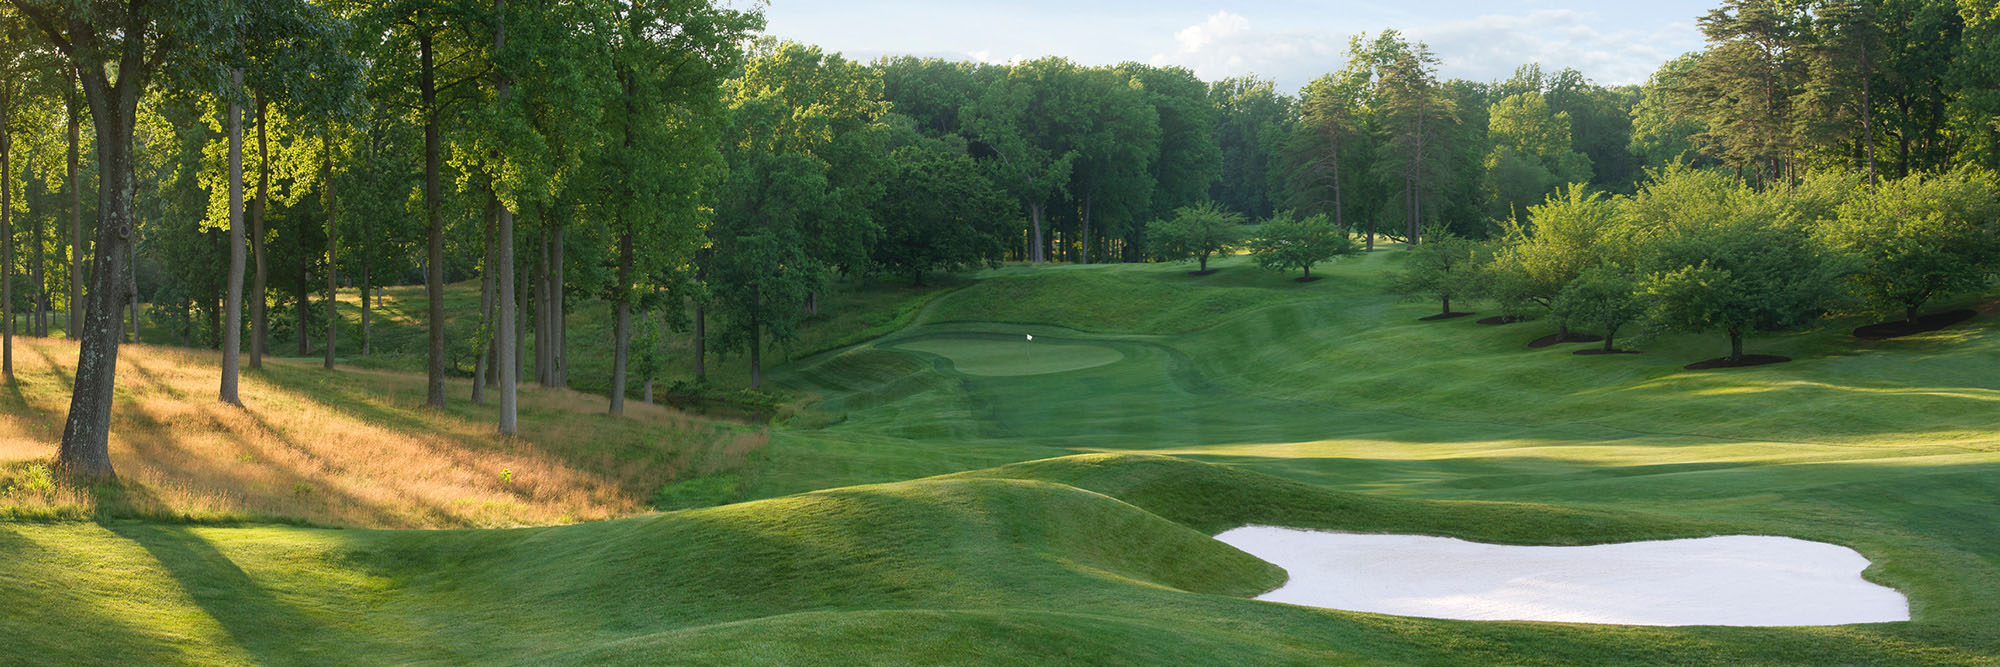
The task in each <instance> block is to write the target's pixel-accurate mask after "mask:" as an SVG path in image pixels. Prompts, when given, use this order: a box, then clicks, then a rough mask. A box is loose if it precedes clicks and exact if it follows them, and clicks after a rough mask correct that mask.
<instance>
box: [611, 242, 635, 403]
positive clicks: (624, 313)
mask: <svg viewBox="0 0 2000 667" xmlns="http://www.w3.org/2000/svg"><path fill="white" fill-rule="evenodd" d="M632 264H633V257H632V229H631V228H630V227H629V226H627V227H625V229H623V230H621V232H620V233H619V235H618V305H617V309H618V315H617V325H616V326H617V333H616V334H615V336H614V341H613V343H612V353H611V357H612V361H611V414H613V415H617V416H623V415H624V414H625V367H626V364H627V363H628V362H629V361H630V360H631V357H632V297H631V290H632Z"/></svg>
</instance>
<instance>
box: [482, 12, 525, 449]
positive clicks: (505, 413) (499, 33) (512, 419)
mask: <svg viewBox="0 0 2000 667" xmlns="http://www.w3.org/2000/svg"><path fill="white" fill-rule="evenodd" d="M493 15H494V17H495V25H494V26H493V50H494V51H496V52H498V51H502V50H504V49H505V48H506V46H507V23H506V17H507V1H506V0H493ZM493 78H494V87H495V89H496V90H497V91H498V92H499V98H500V103H501V104H506V103H507V98H508V97H509V94H510V93H511V92H512V88H513V83H512V82H511V81H509V80H508V79H507V77H506V75H505V74H501V73H495V74H494V76H493ZM498 209H499V215H498V216H497V217H498V218H499V219H498V221H497V222H498V226H499V229H496V230H494V232H495V234H494V235H495V236H496V237H497V238H496V239H495V240H496V241H498V242H499V246H500V247H499V249H498V254H497V256H495V257H493V258H492V259H491V262H490V263H489V264H487V274H488V275H492V273H493V269H495V268H498V269H499V270H500V273H499V275H497V276H493V277H492V279H491V282H492V283H494V286H495V287H497V288H499V291H500V293H499V294H497V295H495V297H496V298H495V299H494V301H496V302H497V303H495V304H494V305H495V307H496V308H497V309H498V310H499V318H498V321H497V322H496V323H495V326H494V327H493V334H494V335H493V362H492V366H493V367H494V368H495V370H497V371H498V373H497V375H498V378H496V379H498V380H499V381H500V425H499V426H500V434H501V435H514V434H515V432H517V431H518V430H519V428H518V426H517V424H516V397H515V393H516V391H517V388H518V387H517V385H516V384H515V378H516V374H515V371H514V353H515V348H514V211H513V209H511V208H509V207H508V206H507V205H506V204H505V203H499V204H498Z"/></svg>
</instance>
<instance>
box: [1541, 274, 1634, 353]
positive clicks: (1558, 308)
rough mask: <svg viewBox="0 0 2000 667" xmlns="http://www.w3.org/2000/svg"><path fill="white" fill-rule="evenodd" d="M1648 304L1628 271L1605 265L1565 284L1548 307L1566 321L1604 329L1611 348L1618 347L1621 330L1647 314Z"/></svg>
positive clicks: (1606, 343)
mask: <svg viewBox="0 0 2000 667" xmlns="http://www.w3.org/2000/svg"><path fill="white" fill-rule="evenodd" d="M1647 305H1648V304H1647V303H1646V301H1645V300H1644V298H1643V297H1641V295H1640V293H1639V284H1638V282H1637V281H1635V280H1633V278H1632V275H1631V273H1630V272H1629V271H1627V270H1626V269H1624V268H1621V267H1617V266H1613V265H1609V264H1603V265H1599V266H1595V267H1591V268H1590V269H1588V270H1585V271H1584V272H1583V273H1582V275H1579V276H1577V277H1576V280H1574V281H1571V282H1570V283H1569V285H1567V286H1564V287H1563V291H1562V293H1561V294H1559V295H1557V296H1556V299H1555V303H1554V304H1553V305H1551V307H1550V308H1549V310H1550V312H1551V313H1552V314H1554V315H1555V316H1556V317H1557V318H1559V319H1561V320H1562V321H1564V322H1566V323H1570V324H1580V325H1587V326H1591V327H1594V328H1596V330H1597V331H1600V332H1602V333H1603V334H1604V349H1605V350H1607V351H1608V350H1615V349H1617V347H1616V342H1617V338H1618V331H1619V330H1621V329H1623V328H1625V326H1626V325H1628V324H1632V323H1634V322H1637V321H1639V320H1640V319H1641V318H1644V317H1645V316H1646V311H1647Z"/></svg>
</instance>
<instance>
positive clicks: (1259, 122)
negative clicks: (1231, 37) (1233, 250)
mask: <svg viewBox="0 0 2000 667" xmlns="http://www.w3.org/2000/svg"><path fill="white" fill-rule="evenodd" d="M1208 97H1209V103H1210V104H1212V105H1213V106H1215V107H1216V109H1217V114H1216V126H1215V135H1216V144H1217V148H1218V150H1220V151H1221V153H1222V174H1221V176H1220V178H1219V179H1217V181H1216V183H1215V186H1214V187H1213V188H1211V189H1210V191H1209V196H1210V197H1211V198H1213V199H1214V200H1215V201H1217V202H1220V203H1222V205H1223V206H1227V207H1229V208H1230V209H1231V210H1233V211H1236V212H1237V213H1241V214H1243V216H1244V217H1246V218H1252V219H1263V218H1268V217H1270V216H1271V214H1272V213H1273V212H1274V211H1275V210H1276V203H1275V201H1274V190H1275V189H1276V188H1275V187H1274V185H1275V184H1276V183H1278V182H1279V181H1280V177H1279V176H1277V174H1276V173H1275V172H1276V171H1277V170H1276V169H1275V166H1276V162H1277V155H1278V150H1279V146H1280V145H1281V143H1282V142H1283V141H1284V139H1285V137H1286V136H1288V135H1289V134H1290V130H1289V129H1288V127H1287V125H1288V124H1289V121H1290V117H1291V114H1292V111H1291V105H1292V101H1291V100H1290V99H1289V98H1287V97H1285V96H1283V95H1280V94H1278V91H1277V86H1276V85H1275V84H1273V83H1272V82H1271V81H1270V80H1268V79H1257V78H1248V77H1245V78H1234V79H1224V80H1221V81H1217V82H1215V83H1213V84H1210V85H1209V93H1208Z"/></svg>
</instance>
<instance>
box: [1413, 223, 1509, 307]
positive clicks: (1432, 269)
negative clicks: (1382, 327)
mask: <svg viewBox="0 0 2000 667" xmlns="http://www.w3.org/2000/svg"><path fill="white" fill-rule="evenodd" d="M1425 238H1428V239H1430V240H1429V241H1426V242H1424V244H1423V245H1420V246H1417V247H1414V248H1411V249H1410V259H1409V261H1408V262H1406V263H1405V264H1404V265H1403V267H1404V268H1403V271H1402V272H1401V273H1398V274H1396V276H1395V277H1394V278H1393V279H1392V282H1391V283H1390V291H1391V292H1392V293H1395V294H1401V295H1403V296H1405V297H1408V298H1412V299H1437V300H1438V302H1439V308H1440V310H1439V312H1438V314H1439V315H1440V316H1447V315H1451V314H1452V312H1451V300H1452V297H1459V298H1464V297H1469V296H1472V295H1474V294H1475V293H1477V292H1478V290H1479V289H1480V284H1481V275H1482V272H1483V270H1484V267H1485V264H1486V262H1487V261H1488V260H1489V259H1490V255H1489V253H1488V252H1487V249H1486V245H1485V244H1483V243H1480V242H1478V241H1473V240H1471V239H1467V238H1463V237H1459V236H1454V235H1452V234H1450V233H1448V232H1445V231H1443V230H1436V231H1432V232H1429V233H1427V234H1425Z"/></svg>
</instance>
